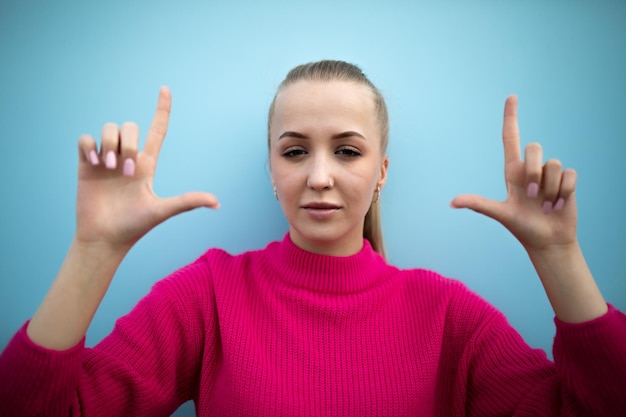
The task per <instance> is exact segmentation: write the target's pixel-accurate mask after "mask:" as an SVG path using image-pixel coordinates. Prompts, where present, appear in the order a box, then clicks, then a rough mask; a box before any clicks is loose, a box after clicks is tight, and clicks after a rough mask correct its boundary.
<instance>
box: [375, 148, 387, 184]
mask: <svg viewBox="0 0 626 417" xmlns="http://www.w3.org/2000/svg"><path fill="white" fill-rule="evenodd" d="M388 168H389V156H388V155H385V158H384V159H383V163H382V164H381V165H380V177H379V178H378V182H377V183H376V185H377V186H378V187H380V188H381V189H382V188H384V187H385V183H386V182H387V169H388Z"/></svg>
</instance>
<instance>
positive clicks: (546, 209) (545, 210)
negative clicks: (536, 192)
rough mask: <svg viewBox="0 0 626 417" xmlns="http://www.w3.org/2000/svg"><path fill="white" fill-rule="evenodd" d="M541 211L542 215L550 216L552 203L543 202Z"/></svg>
mask: <svg viewBox="0 0 626 417" xmlns="http://www.w3.org/2000/svg"><path fill="white" fill-rule="evenodd" d="M541 211H543V214H550V212H551V211H552V201H544V203H543V206H542V207H541Z"/></svg>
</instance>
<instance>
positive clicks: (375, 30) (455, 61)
mask: <svg viewBox="0 0 626 417" xmlns="http://www.w3.org/2000/svg"><path fill="white" fill-rule="evenodd" d="M522 3H523V4H522ZM624 22H626V3H624V2H618V1H614V2H610V1H600V2H594V3H591V2H583V1H551V2H543V1H529V2H510V1H495V0H494V1H474V2H460V1H459V2H451V1H443V2H426V1H412V2H409V1H384V2H383V1H379V2H374V1H362V0H361V1H356V0H354V1H344V2H332V1H325V0H324V1H320V0H316V1H307V2H301V1H291V2H280V1H261V2H252V1H229V2H221V3H220V2H210V1H204V2H200V1H197V2H184V1H181V2H160V1H157V2H155V1H135V2H123V1H112V0H109V1H101V2H98V3H95V2H93V3H89V4H88V3H87V2H70V1H57V2H43V1H38V2H36V1H31V2H18V1H5V0H4V1H2V3H1V5H0V59H1V61H2V65H0V82H1V83H2V91H1V94H0V126H1V129H2V130H1V132H2V134H1V135H2V139H1V144H0V150H1V151H0V178H2V181H0V196H1V197H0V198H2V204H1V214H2V215H1V216H0V230H1V235H2V239H0V242H1V243H0V244H1V246H0V256H1V257H2V258H1V262H0V346H4V345H5V344H6V343H7V342H8V340H9V338H10V337H11V336H12V334H13V333H14V332H15V331H16V330H17V328H18V327H19V326H20V325H21V324H22V323H23V322H24V321H25V320H26V319H27V318H28V317H30V316H31V315H32V314H33V312H34V311H35V309H36V308H37V306H38V304H39V303H40V301H41V299H42V298H43V296H44V294H45V293H46V291H47V289H48V287H49V285H50V283H51V282H52V280H53V279H54V276H55V274H56V272H57V270H58V267H59V266H60V264H61V262H62V260H63V257H64V255H65V252H66V250H67V247H68V245H69V243H70V241H71V239H72V235H73V232H74V225H75V224H74V202H75V191H76V166H77V139H78V137H79V136H80V135H81V134H82V133H92V134H94V135H99V132H100V129H101V126H102V124H104V123H105V122H108V121H113V122H117V123H120V124H121V123H122V122H124V121H126V120H133V121H135V122H137V123H138V124H139V125H140V127H141V128H143V131H144V132H145V131H146V130H147V127H148V125H149V122H150V120H151V117H152V113H153V110H154V106H155V104H156V98H157V94H158V90H159V87H160V86H161V85H168V86H170V88H171V90H172V93H173V111H172V116H171V123H170V131H169V134H168V138H167V140H166V142H165V145H164V147H163V150H162V153H161V158H160V161H159V167H158V170H157V176H156V180H155V189H156V191H157V193H158V194H159V195H162V196H170V195H175V194H178V193H182V192H186V191H190V190H206V191H210V192H213V193H215V194H216V195H217V196H218V197H219V199H220V201H221V203H222V209H221V210H219V211H217V212H212V211H208V210H197V211H195V212H191V213H186V214H183V215H181V216H178V217H176V218H174V219H171V220H170V221H168V222H166V223H164V224H162V225H161V226H159V227H157V228H156V229H155V230H154V231H152V232H151V233H150V234H149V235H147V236H146V237H145V238H144V239H143V240H142V241H141V242H140V243H139V244H138V245H137V246H136V247H135V248H134V249H133V250H132V251H131V253H130V254H129V256H128V257H127V258H126V259H125V261H124V263H123V264H122V265H121V267H120V269H119V272H118V274H117V276H116V277H115V279H114V281H113V283H112V285H111V288H110V290H109V292H108V294H107V296H106V297H105V299H104V301H103V303H102V305H101V307H100V309H99V311H98V313H97V315H96V317H95V319H94V321H93V324H92V326H91V328H90V330H89V332H88V335H87V337H88V341H87V343H88V344H89V345H93V344H95V343H97V342H98V341H99V340H100V339H101V338H102V337H103V336H105V335H106V334H108V333H109V332H110V331H111V329H112V326H113V324H114V321H115V320H116V318H118V317H119V316H121V315H123V314H125V313H126V312H128V311H129V310H130V309H131V308H132V307H133V306H134V305H135V304H136V303H137V301H138V300H139V299H140V298H141V297H142V296H143V295H144V294H146V292H147V291H149V289H150V287H151V285H153V283H154V282H155V281H157V280H158V279H160V278H161V277H163V276H165V275H167V274H168V273H170V272H171V271H173V270H174V269H176V268H178V267H180V266H182V265H184V264H185V263H187V262H190V261H192V260H193V259H195V258H196V257H197V256H199V255H200V254H201V253H202V252H203V251H204V250H205V249H207V248H208V247H213V246H219V247H223V248H225V249H227V250H229V251H232V252H241V251H245V250H247V249H252V248H258V247H263V246H265V245H266V243H267V242H268V241H270V240H274V239H280V238H281V237H282V236H283V234H284V233H285V231H286V230H287V224H286V222H285V220H284V218H283V216H282V213H281V211H280V208H279V206H278V204H277V202H276V201H275V200H274V197H273V195H272V189H271V185H270V181H269V174H268V166H267V150H266V114H267V108H268V106H269V103H270V102H271V100H272V97H273V94H274V92H275V89H276V87H277V86H278V84H279V83H280V81H281V80H282V78H283V77H284V75H285V74H286V72H287V71H288V70H289V69H290V68H292V67H293V66H295V65H297V64H300V63H304V62H309V61H313V60H318V59H323V58H331V59H343V60H347V61H350V62H354V63H356V64H358V65H360V66H361V67H362V68H363V70H364V72H365V73H366V74H367V75H369V76H370V78H371V79H372V80H373V81H374V83H375V84H377V85H378V87H379V88H380V89H381V90H382V92H383V93H384V94H385V96H386V98H387V102H388V106H389V110H390V113H391V141H390V146H389V155H390V159H391V164H390V170H389V181H388V183H387V187H386V188H385V190H384V192H383V196H382V206H383V220H384V230H385V237H386V243H387V248H388V252H389V258H390V261H391V262H392V263H394V264H396V265H398V266H400V267H417V266H419V267H425V268H431V269H435V270H437V271H439V272H441V273H443V274H445V275H447V276H450V277H454V278H458V279H460V280H462V281H464V282H465V283H467V285H469V286H470V287H471V288H472V289H474V290H476V291H477V292H479V293H480V294H481V295H483V296H484V297H485V298H486V299H488V300H489V301H491V302H492V303H493V304H495V305H496V306H497V307H498V308H500V309H501V310H502V311H503V312H504V313H505V314H506V315H507V317H508V318H509V320H510V321H511V322H512V324H513V325H514V326H515V327H516V328H517V329H518V330H519V331H520V332H521V333H522V335H523V336H524V338H525V339H526V340H527V341H528V343H529V344H530V345H532V346H535V347H539V348H543V349H545V350H546V351H548V352H549V351H550V349H551V345H552V338H553V335H554V324H553V321H552V319H553V313H552V311H551V308H550V305H549V304H548V301H547V299H546V296H545V294H544V292H543V289H542V287H541V284H540V282H539V280H538V279H537V277H536V275H535V273H534V270H533V268H532V266H531V264H530V262H529V260H528V258H527V256H526V254H525V252H524V251H523V249H522V248H521V246H520V245H519V244H518V243H517V241H516V240H515V239H514V238H513V237H512V236H511V235H509V233H508V232H507V231H506V230H505V229H504V228H503V227H502V226H500V225H499V224H497V223H496V222H494V221H492V220H490V219H488V218H484V217H482V216H480V215H478V214H476V213H472V212H470V211H454V210H452V209H450V208H449V207H448V203H449V201H450V200H451V199H452V198H453V197H454V196H455V195H457V194H459V193H479V194H483V195H485V196H488V197H491V198H496V199H502V198H504V196H505V188H504V183H503V170H502V165H503V156H502V147H501V142H500V129H501V120H502V108H503V104H504V99H505V98H506V96H507V95H509V94H511V93H517V94H518V96H519V108H520V126H521V131H522V142H523V145H525V144H527V143H529V142H533V141H538V142H540V143H541V144H542V145H543V147H544V151H545V156H546V157H547V158H559V159H561V160H562V161H563V163H564V165H565V166H567V167H573V168H575V169H576V170H577V171H578V174H579V182H578V189H577V190H578V191H577V198H578V204H579V228H578V230H579V239H580V242H581V245H582V247H583V250H584V252H585V255H586V257H587V260H588V263H589V264H590V267H591V269H592V271H593V272H594V274H595V277H596V279H597V281H598V284H599V286H600V288H601V290H602V291H603V293H604V295H605V297H606V298H607V299H608V300H609V301H610V302H612V303H613V304H614V305H615V306H617V307H618V308H620V309H622V310H625V309H626V277H625V273H624V271H625V269H626V268H625V266H626V260H625V256H624V255H625V253H626V251H625V249H626V234H625V233H624V232H625V231H626V218H625V216H624V214H623V212H624V206H625V204H624V203H625V198H624V194H623V193H624V191H623V189H624V187H623V184H624V182H625V180H626V174H625V173H624V167H625V166H626V133H625V130H624V114H626V100H625V99H626V77H625V76H624V74H626V24H624ZM192 410H193V406H192V405H190V404H187V405H185V406H184V407H183V408H181V410H179V412H178V413H177V414H176V415H178V416H182V415H192V414H193V411H192Z"/></svg>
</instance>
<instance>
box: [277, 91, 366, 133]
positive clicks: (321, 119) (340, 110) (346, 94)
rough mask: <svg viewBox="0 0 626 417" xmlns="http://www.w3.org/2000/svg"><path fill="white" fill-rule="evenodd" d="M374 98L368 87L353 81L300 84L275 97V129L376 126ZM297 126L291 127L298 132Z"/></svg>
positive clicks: (364, 127)
mask: <svg viewBox="0 0 626 417" xmlns="http://www.w3.org/2000/svg"><path fill="white" fill-rule="evenodd" d="M375 116H376V113H375V104H374V96H373V93H372V91H371V90H370V89H369V88H368V87H367V86H365V85H362V84H359V83H356V82H351V81H298V82H296V83H294V84H291V85H289V86H287V87H285V88H284V89H282V90H281V91H280V92H279V93H278V95H277V96H276V102H275V104H274V112H273V115H272V125H273V126H277V127H278V126H280V125H284V124H287V125H293V124H302V125H305V126H306V125H307V124H309V123H315V124H320V123H325V124H338V126H336V127H337V128H338V129H340V128H343V127H344V126H341V124H346V123H347V124H360V125H362V128H363V129H366V128H370V127H372V126H375V124H376V120H375V119H376V117H375ZM296 127H297V126H290V128H296Z"/></svg>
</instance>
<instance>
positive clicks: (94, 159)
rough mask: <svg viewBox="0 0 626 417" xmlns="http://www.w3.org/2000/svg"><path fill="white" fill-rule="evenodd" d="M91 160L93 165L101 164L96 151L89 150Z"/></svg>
mask: <svg viewBox="0 0 626 417" xmlns="http://www.w3.org/2000/svg"><path fill="white" fill-rule="evenodd" d="M89 162H91V165H94V166H95V165H99V164H100V160H99V159H98V154H97V153H96V151H94V150H92V151H91V152H89Z"/></svg>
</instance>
